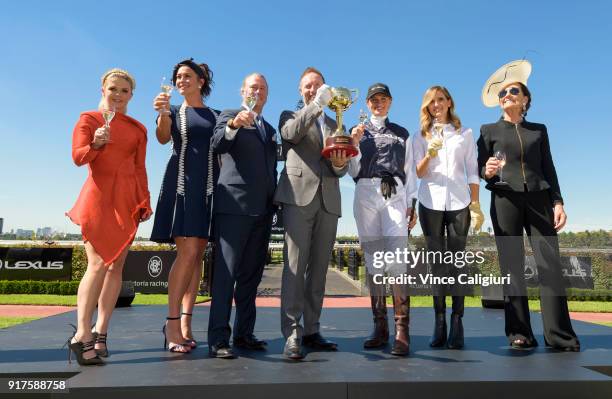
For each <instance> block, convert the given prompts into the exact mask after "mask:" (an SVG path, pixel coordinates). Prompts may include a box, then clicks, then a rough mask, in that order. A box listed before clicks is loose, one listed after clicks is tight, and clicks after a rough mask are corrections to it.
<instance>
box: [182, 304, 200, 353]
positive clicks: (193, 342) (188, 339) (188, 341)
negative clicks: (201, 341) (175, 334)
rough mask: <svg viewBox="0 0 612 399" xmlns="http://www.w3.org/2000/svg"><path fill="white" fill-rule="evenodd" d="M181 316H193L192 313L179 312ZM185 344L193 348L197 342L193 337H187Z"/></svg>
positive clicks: (196, 345)
mask: <svg viewBox="0 0 612 399" xmlns="http://www.w3.org/2000/svg"><path fill="white" fill-rule="evenodd" d="M182 316H190V317H192V316H193V313H185V312H182V313H181V317H182ZM185 344H186V345H189V346H190V347H191V348H192V349H195V348H197V347H198V342H197V341H196V340H195V339H193V338H187V339H186V340H185Z"/></svg>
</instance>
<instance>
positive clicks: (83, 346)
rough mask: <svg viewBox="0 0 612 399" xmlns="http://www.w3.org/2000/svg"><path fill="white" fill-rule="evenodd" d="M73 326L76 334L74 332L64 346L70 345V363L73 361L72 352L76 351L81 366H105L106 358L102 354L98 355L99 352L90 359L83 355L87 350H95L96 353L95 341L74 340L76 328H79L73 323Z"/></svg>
mask: <svg viewBox="0 0 612 399" xmlns="http://www.w3.org/2000/svg"><path fill="white" fill-rule="evenodd" d="M71 325H72V324H71ZM72 327H73V328H74V334H72V336H71V337H70V338H68V340H67V341H66V343H65V344H64V346H68V363H72V352H74V355H75V356H76V359H77V362H78V363H79V365H81V366H103V365H104V360H102V359H101V358H100V356H98V354H97V353H96V356H94V357H92V358H90V359H87V358H85V357H83V353H85V352H89V351H92V350H93V351H94V353H95V349H94V341H93V340H91V341H89V342H81V341H76V342H72V339H73V338H74V337H75V335H76V330H77V328H76V327H75V326H74V325H72Z"/></svg>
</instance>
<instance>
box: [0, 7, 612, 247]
mask: <svg viewBox="0 0 612 399" xmlns="http://www.w3.org/2000/svg"><path fill="white" fill-rule="evenodd" d="M1 10H2V11H1V13H0V38H1V39H0V72H1V73H0V87H2V93H3V95H1V96H0V159H2V161H1V163H0V218H4V231H8V230H11V229H17V228H23V229H34V230H35V229H36V228H38V227H43V226H51V227H53V228H55V229H57V230H61V231H65V232H72V233H76V232H78V231H79V228H78V226H75V225H73V224H72V223H71V222H70V221H69V220H68V218H66V217H65V215H64V213H65V212H66V211H67V210H69V209H70V208H71V207H72V205H73V203H74V201H75V200H76V198H77V196H78V193H79V191H80V188H81V186H82V184H83V182H84V180H85V178H86V176H87V170H86V168H85V167H80V168H77V167H76V166H75V165H74V164H73V163H72V159H71V155H70V154H71V137H72V129H73V127H74V124H75V123H76V121H77V120H78V117H79V114H80V113H81V112H83V111H86V110H92V109H95V108H96V107H97V104H98V101H99V98H100V76H101V75H102V74H103V73H104V72H105V71H106V70H108V69H110V68H112V67H121V68H124V69H127V70H128V71H130V73H132V74H133V76H134V77H135V78H136V91H135V93H134V97H133V99H132V101H131V102H130V105H129V109H128V114H129V115H131V116H132V117H134V118H136V119H138V120H139V121H141V122H143V123H144V124H145V126H146V127H147V129H148V131H149V142H148V149H147V151H148V154H147V170H148V176H149V189H150V192H151V200H152V205H153V207H155V205H156V203H157V197H158V194H159V187H160V184H161V179H162V175H163V172H164V169H165V167H166V162H167V160H168V157H169V153H170V146H169V145H161V144H159V143H158V142H157V141H156V140H155V116H156V113H155V111H154V110H153V108H152V100H153V98H154V97H155V95H156V94H157V93H158V92H159V84H160V81H161V78H162V77H163V76H170V75H171V71H172V66H173V65H175V64H176V63H177V62H178V61H180V60H182V59H185V58H189V57H193V58H194V59H195V60H196V61H201V62H206V63H208V64H209V65H210V67H211V69H212V70H213V72H214V82H215V85H214V88H213V92H212V95H211V96H210V97H209V98H208V99H207V104H208V105H210V106H212V107H213V108H216V109H226V108H235V107H237V106H238V105H239V103H240V98H239V88H240V84H241V81H242V79H243V78H244V76H246V75H247V74H249V73H251V72H255V71H257V72H260V73H263V74H264V75H265V76H266V78H267V80H268V84H269V97H268V103H267V104H266V107H265V109H264V112H263V115H264V117H265V118H266V119H267V120H268V121H269V122H271V123H272V125H273V126H277V125H278V117H279V115H280V113H281V112H282V111H283V110H285V109H294V108H295V104H296V102H297V100H298V99H299V95H298V90H297V85H298V79H299V76H300V74H301V72H302V71H303V70H304V68H305V67H307V66H315V67H317V68H318V69H320V70H321V71H322V72H323V74H324V75H325V78H326V81H327V82H328V83H329V84H330V85H332V86H343V87H349V88H357V89H359V90H360V91H361V93H362V97H361V98H359V99H358V100H357V102H356V104H354V105H353V107H352V108H351V109H350V110H349V111H348V112H347V113H346V115H345V123H346V124H347V125H352V124H354V123H356V122H357V120H358V112H359V109H360V108H364V109H365V108H366V107H365V103H364V97H363V95H365V92H366V90H367V87H368V86H369V85H370V84H372V83H374V82H379V81H380V82H384V83H386V84H388V85H389V86H390V88H391V92H392V94H393V105H392V108H391V111H390V114H389V117H390V119H391V120H392V121H394V122H396V123H399V124H401V125H403V126H404V127H406V128H407V129H408V130H409V131H410V132H411V133H414V132H416V131H417V129H418V115H419V107H420V103H421V100H422V96H423V93H424V92H425V90H426V89H427V88H428V87H430V86H433V85H438V84H441V85H444V86H446V87H447V88H448V89H449V90H450V92H451V94H452V95H453V97H454V100H455V103H456V111H457V113H458V115H459V116H460V117H461V119H462V124H463V126H466V127H471V128H472V129H473V130H474V136H475V137H478V135H479V129H480V126H481V125H482V124H484V123H491V122H494V121H496V120H497V119H498V118H499V116H500V111H499V109H498V108H485V107H484V106H483V105H482V102H481V100H480V93H481V90H482V87H483V85H484V82H485V81H486V79H487V78H488V77H489V75H490V74H491V73H493V72H494V71H495V70H496V69H497V68H498V67H500V66H501V65H503V64H505V63H507V62H509V61H512V60H516V59H521V58H524V57H526V58H527V59H528V60H530V61H531V63H532V65H533V71H532V75H531V77H530V79H529V88H530V90H531V92H532V95H533V98H532V107H531V110H530V111H529V115H528V119H529V120H531V121H534V122H540V123H545V124H546V125H547V127H548V132H549V135H550V142H551V149H552V154H553V158H554V161H555V165H556V168H557V173H558V176H559V181H560V184H561V190H562V194H563V196H564V200H565V204H566V205H565V209H566V212H567V214H568V224H567V227H566V230H568V231H582V230H586V229H589V230H594V229H606V230H609V229H612V212H610V201H609V199H610V198H612V185H610V181H611V179H610V177H609V175H610V168H609V162H608V161H609V158H610V156H611V153H610V152H611V150H612V145H611V144H612V139H611V135H610V133H611V132H610V127H609V126H608V125H607V123H603V122H605V118H607V117H609V116H610V112H611V111H610V102H611V96H610V95H609V94H607V93H608V91H610V90H612V78H611V77H610V65H612V51H611V50H612V48H611V47H612V46H611V38H612V25H611V24H610V23H609V16H610V15H612V3H611V2H608V1H604V0H602V1H583V2H575V1H524V0H518V1H516V0H515V1H485V0H482V1H462V2H459V1H450V0H439V1H436V2H423V1H420V2H416V1H389V0H378V1H376V2H372V1H358V0H351V1H345V0H338V1H332V0H328V1H318V0H311V1H308V2H295V1H287V0H285V1H277V0H269V1H261V2H253V1H242V0H234V1H231V2H218V1H215V2H213V1H208V0H205V1H191V0H183V1H181V2H177V3H170V2H156V1H126V2H123V3H121V5H119V3H108V2H93V1H78V2H77V1H61V0H60V1H53V2H42V1H27V0H26V1H20V2H7V3H3V4H2V6H1ZM181 101H182V100H181V99H180V96H179V95H177V94H175V96H174V98H173V99H172V102H173V103H175V104H179V103H180V102H181ZM328 114H330V115H332V116H333V114H332V113H331V111H329V112H328ZM606 115H608V116H606ZM354 186H355V184H354V182H353V181H352V180H351V179H350V178H349V177H348V176H347V177H344V178H343V179H342V180H341V191H342V212H343V217H342V218H341V219H340V222H339V226H338V233H339V234H356V227H355V221H354V218H353V205H352V203H353V194H354ZM480 198H481V203H482V207H483V210H484V212H485V215H486V216H487V220H486V222H485V225H484V228H485V229H486V228H487V227H488V226H490V225H491V223H490V218H489V216H488V209H489V204H490V201H489V198H490V193H489V192H488V191H487V190H485V189H484V184H481V195H480ZM151 227H152V220H151V221H149V222H146V223H144V224H142V225H141V226H140V228H139V232H138V235H139V236H142V237H146V236H148V235H149V233H150V231H151ZM415 232H416V233H417V234H418V233H419V229H417V230H416V231H415Z"/></svg>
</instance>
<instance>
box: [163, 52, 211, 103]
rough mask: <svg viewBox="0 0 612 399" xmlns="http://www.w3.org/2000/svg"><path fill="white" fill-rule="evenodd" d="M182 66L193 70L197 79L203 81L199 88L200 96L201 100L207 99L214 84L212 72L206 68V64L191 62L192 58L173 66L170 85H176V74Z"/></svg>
mask: <svg viewBox="0 0 612 399" xmlns="http://www.w3.org/2000/svg"><path fill="white" fill-rule="evenodd" d="M182 66H186V67H188V68H191V70H193V71H194V72H195V73H196V75H198V77H200V78H201V79H204V84H203V85H202V87H201V88H200V95H201V96H202V97H203V98H206V97H208V96H209V95H210V92H211V91H212V86H213V84H214V82H213V72H212V70H211V69H210V67H209V66H208V64H204V63H202V64H198V63H196V62H194V61H193V58H189V59H188V60H183V61H181V62H179V63H178V64H176V65H175V66H174V69H173V70H172V84H174V85H176V74H177V73H178V70H179V69H180V68H181V67H182Z"/></svg>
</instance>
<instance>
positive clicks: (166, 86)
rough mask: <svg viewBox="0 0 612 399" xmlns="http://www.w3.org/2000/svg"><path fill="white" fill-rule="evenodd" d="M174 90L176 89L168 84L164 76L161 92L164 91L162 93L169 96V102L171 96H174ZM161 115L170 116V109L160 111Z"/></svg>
mask: <svg viewBox="0 0 612 399" xmlns="http://www.w3.org/2000/svg"><path fill="white" fill-rule="evenodd" d="M173 89H174V87H172V85H171V84H168V83H167V82H166V77H165V76H164V77H163V78H162V81H161V91H162V93H164V94H167V95H168V101H169V100H170V95H171V94H172V90H173ZM159 113H160V114H170V109H162V110H160V111H159Z"/></svg>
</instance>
